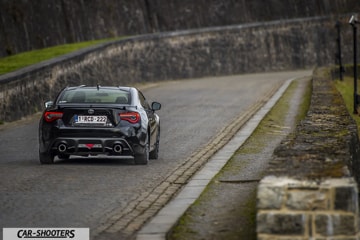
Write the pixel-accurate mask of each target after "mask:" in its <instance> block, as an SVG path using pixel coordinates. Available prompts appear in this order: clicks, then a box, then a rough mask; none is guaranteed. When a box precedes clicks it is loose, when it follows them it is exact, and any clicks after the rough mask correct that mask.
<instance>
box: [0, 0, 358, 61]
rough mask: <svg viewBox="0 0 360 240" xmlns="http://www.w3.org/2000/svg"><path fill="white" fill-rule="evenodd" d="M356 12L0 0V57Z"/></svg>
mask: <svg viewBox="0 0 360 240" xmlns="http://www.w3.org/2000/svg"><path fill="white" fill-rule="evenodd" d="M356 11H357V12H359V11H360V6H359V4H358V0H316V1H314V0H302V1H299V0H267V1H263V0H251V1H238V0H236V1H234V0H227V1H222V0H220V1H219V0H196V1H193V0H182V1H168V0H131V1H129V0H106V1H104V0H86V1H84V0H75V1H74V0H53V1H49V0H36V1H29V0H0V16H1V17H0V57H3V56H7V55H12V54H16V53H19V52H23V51H29V50H33V49H39V48H44V47H49V46H54V45H60V44H65V43H72V42H80V41H86V40H93V39H101V38H111V37H116V36H127V35H136V34H146V33H152V32H160V31H175V30H185V29H192V28H196V29H198V28H204V27H211V26H226V25H231V24H242V23H247V22H260V21H271V20H279V19H293V18H303V17H314V16H327V15H338V14H344V13H349V12H356Z"/></svg>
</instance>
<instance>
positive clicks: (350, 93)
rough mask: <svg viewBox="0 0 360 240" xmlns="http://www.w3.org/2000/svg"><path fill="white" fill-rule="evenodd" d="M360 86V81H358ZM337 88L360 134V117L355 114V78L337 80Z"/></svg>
mask: <svg viewBox="0 0 360 240" xmlns="http://www.w3.org/2000/svg"><path fill="white" fill-rule="evenodd" d="M358 86H359V81H358ZM335 87H336V88H337V90H338V91H339V93H340V94H341V96H342V98H343V100H344V102H345V105H346V108H347V110H348V112H349V114H350V115H351V116H352V118H353V119H354V120H355V122H356V125H357V128H358V132H359V133H360V117H359V115H355V114H353V111H354V78H353V77H347V76H346V77H344V80H343V81H340V79H337V80H335Z"/></svg>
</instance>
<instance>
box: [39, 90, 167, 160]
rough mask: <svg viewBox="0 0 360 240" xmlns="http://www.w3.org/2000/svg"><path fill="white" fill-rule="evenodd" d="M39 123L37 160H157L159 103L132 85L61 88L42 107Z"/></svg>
mask: <svg viewBox="0 0 360 240" xmlns="http://www.w3.org/2000/svg"><path fill="white" fill-rule="evenodd" d="M45 107H46V109H45V111H44V113H43V115H42V117H41V119H40V123H39V157H40V162H41V163H43V164H46V163H47V164H49V163H53V162H54V157H55V156H58V158H59V159H68V158H69V157H70V155H78V156H92V155H100V154H104V155H114V156H122V157H126V158H127V157H129V158H134V161H135V164H147V163H148V161H149V158H152V159H156V158H158V152H159V140H160V119H159V116H158V115H157V114H156V113H155V111H156V110H159V109H160V108H161V104H160V103H158V102H152V104H151V105H150V104H149V103H148V102H147V100H146V99H145V97H144V95H143V94H142V93H141V92H140V91H139V90H138V89H136V88H133V87H102V86H92V87H89V86H78V87H66V88H64V89H63V90H61V91H60V93H59V94H58V96H57V97H56V99H55V101H49V102H46V103H45Z"/></svg>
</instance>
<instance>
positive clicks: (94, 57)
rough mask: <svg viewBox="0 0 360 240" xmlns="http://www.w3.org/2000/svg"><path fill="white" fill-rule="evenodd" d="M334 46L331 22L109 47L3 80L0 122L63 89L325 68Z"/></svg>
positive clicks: (233, 29) (231, 29)
mask: <svg viewBox="0 0 360 240" xmlns="http://www.w3.org/2000/svg"><path fill="white" fill-rule="evenodd" d="M344 21H346V19H345V18H344ZM350 34H351V28H350V27H349V28H348V30H347V31H344V32H343V36H344V41H343V42H344V47H343V54H344V62H346V59H351V56H352V52H351V51H352V47H351V46H352V45H351V43H350V44H348V43H347V42H346V41H347V39H350V40H351V39H352V38H351V37H350V38H349V36H350ZM335 40H336V29H335V19H332V18H310V19H296V20H289V21H275V22H267V23H253V24H245V25H235V26H228V27H218V28H207V29H199V30H193V31H182V32H169V33H160V34H152V35H143V36H139V37H134V38H128V39H125V40H120V41H115V42H111V43H106V44H103V45H100V46H98V47H93V48H90V49H85V50H82V51H79V52H76V53H72V54H69V55H66V56H62V57H59V58H56V59H53V60H50V61H46V62H43V63H40V64H37V65H34V66H31V67H27V68H24V69H22V70H19V71H16V72H13V73H9V74H5V75H2V76H0V121H3V122H4V121H13V120H16V119H20V118H22V117H24V116H27V115H29V114H32V113H34V112H37V111H41V110H42V109H43V103H44V102H45V101H46V100H49V99H53V98H54V97H55V95H56V93H57V92H58V91H59V90H60V89H61V88H63V87H65V86H68V85H80V84H86V85H93V84H97V83H99V84H101V85H133V84H135V83H139V82H148V81H160V80H170V79H183V78H194V77H204V76H219V75H229V74H241V73H250V72H264V71H279V70H289V69H303V68H312V67H313V66H316V65H327V64H329V63H333V62H334V61H335V51H336V50H335V49H336V48H335V44H336V41H335Z"/></svg>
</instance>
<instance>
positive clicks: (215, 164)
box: [136, 78, 294, 240]
mask: <svg viewBox="0 0 360 240" xmlns="http://www.w3.org/2000/svg"><path fill="white" fill-rule="evenodd" d="M293 80H294V78H292V79H289V80H287V81H285V82H284V83H283V84H282V86H281V87H280V88H279V89H278V90H277V92H276V93H275V94H274V95H273V96H272V97H271V98H270V100H269V101H268V102H267V103H266V104H265V105H264V106H262V107H261V108H260V110H259V111H257V112H256V114H254V115H253V116H252V118H251V119H250V120H249V121H247V123H246V124H245V125H244V126H243V127H242V128H241V129H240V130H239V131H238V132H237V133H236V134H235V136H234V137H233V138H232V139H231V140H230V141H229V142H228V143H227V144H226V145H225V146H224V147H222V148H221V149H220V150H219V151H218V152H217V153H215V154H214V155H213V156H212V157H211V158H210V160H209V161H208V163H206V164H205V165H204V167H203V168H202V169H201V170H200V171H199V172H197V173H196V174H195V175H194V176H193V177H192V178H191V180H190V181H189V182H188V184H187V185H186V186H185V187H184V188H183V189H182V190H181V191H180V192H179V193H178V195H177V196H176V197H175V198H174V199H172V200H171V201H170V202H169V203H168V204H167V205H166V206H165V207H163V208H162V209H161V210H160V211H159V212H158V213H157V215H156V216H155V217H154V218H152V219H151V220H150V222H148V223H147V224H146V225H145V226H144V227H143V228H142V229H141V230H140V231H139V233H138V235H137V238H136V239H137V240H164V239H166V234H167V233H168V232H169V231H170V230H171V228H172V227H173V226H174V225H175V224H176V222H177V221H178V219H179V218H180V217H181V216H182V215H183V214H184V213H185V211H186V210H187V209H188V207H189V206H190V205H191V204H193V203H194V202H195V201H196V199H197V198H198V197H199V196H200V194H201V193H202V192H203V190H204V189H205V188H206V186H207V185H208V184H209V182H210V181H211V180H212V179H213V178H214V176H215V175H216V174H217V173H218V172H219V171H220V170H221V169H222V168H223V167H224V165H225V164H226V163H227V162H228V160H229V159H230V158H231V157H232V155H233V154H234V153H235V151H236V150H237V149H238V148H239V147H240V146H241V145H242V144H243V143H244V142H245V141H246V140H247V139H248V137H250V136H251V134H252V133H253V131H254V130H255V129H256V127H257V126H258V125H259V123H260V122H261V120H262V119H263V118H264V117H265V115H266V114H267V113H268V112H269V111H270V110H271V109H272V107H273V106H274V105H275V104H276V102H277V101H278V100H279V99H280V97H281V96H282V95H283V93H284V92H285V91H286V89H287V88H288V86H289V85H290V84H291V82H292V81H293Z"/></svg>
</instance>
